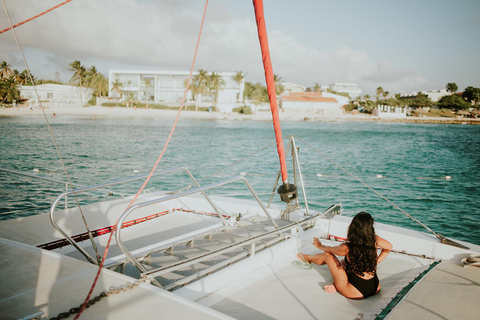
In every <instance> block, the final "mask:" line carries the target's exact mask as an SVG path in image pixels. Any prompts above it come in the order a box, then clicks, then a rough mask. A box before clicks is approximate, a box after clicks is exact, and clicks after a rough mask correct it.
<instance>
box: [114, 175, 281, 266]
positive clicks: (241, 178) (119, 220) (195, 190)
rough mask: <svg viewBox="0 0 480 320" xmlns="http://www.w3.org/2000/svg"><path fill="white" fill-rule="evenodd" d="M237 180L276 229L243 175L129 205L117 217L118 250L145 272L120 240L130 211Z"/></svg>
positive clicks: (272, 220) (275, 224)
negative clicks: (246, 188)
mask: <svg viewBox="0 0 480 320" xmlns="http://www.w3.org/2000/svg"><path fill="white" fill-rule="evenodd" d="M237 181H243V182H244V183H245V185H246V186H247V187H248V189H249V190H250V192H251V193H252V195H253V196H254V197H255V199H256V200H257V202H258V204H259V205H260V207H261V208H262V210H263V211H264V212H265V214H266V215H267V217H268V219H270V221H271V222H272V224H273V225H274V226H275V228H276V229H278V228H279V227H278V225H277V223H276V222H275V220H274V219H273V218H272V216H271V215H270V213H269V212H268V210H267V208H266V207H265V205H264V204H263V203H262V202H261V201H260V198H258V196H257V194H256V193H255V191H253V188H252V187H251V186H250V184H249V183H248V181H247V180H246V179H245V178H244V177H235V178H232V179H229V180H225V181H223V182H219V183H215V184H211V185H208V186H205V187H201V188H198V189H192V190H188V191H184V192H181V193H178V194H174V195H171V196H166V197H163V198H160V199H155V200H150V201H145V202H142V203H139V204H136V205H134V206H132V207H130V209H128V210H126V211H125V212H124V213H123V214H122V216H121V217H120V218H119V219H118V221H117V225H116V234H115V239H116V241H117V244H118V246H119V248H120V250H122V252H123V253H124V254H125V256H126V257H127V258H128V259H129V260H130V261H132V263H133V264H135V266H137V268H138V269H139V270H141V271H142V272H146V271H147V270H146V269H145V268H144V267H143V265H142V264H141V263H140V262H138V261H137V259H135V258H134V257H133V255H132V254H131V253H130V251H129V250H128V249H127V248H126V247H125V246H124V244H123V242H122V240H121V237H120V235H121V230H122V228H121V227H122V224H123V221H124V220H125V218H126V217H127V216H128V215H129V214H130V213H132V212H133V211H134V210H137V209H140V208H143V207H146V206H150V205H153V204H158V203H161V202H165V201H169V200H173V199H177V198H181V197H184V196H188V195H191V194H195V193H199V192H201V193H204V191H206V190H210V189H214V188H218V187H221V186H224V185H226V184H230V183H233V182H237Z"/></svg>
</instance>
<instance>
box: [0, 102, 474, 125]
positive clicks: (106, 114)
mask: <svg viewBox="0 0 480 320" xmlns="http://www.w3.org/2000/svg"><path fill="white" fill-rule="evenodd" d="M43 107H44V108H45V114H46V115H47V117H49V118H52V119H53V118H54V114H55V117H62V116H79V117H91V118H92V119H96V118H112V119H114V118H155V119H175V118H176V117H177V115H178V111H177V110H161V109H140V108H139V109H133V108H125V107H112V108H109V107H101V106H92V107H82V106H81V105H79V104H68V105H58V104H56V103H44V104H43ZM43 115H44V114H43V112H42V110H41V109H40V108H36V109H30V106H28V105H27V106H20V107H18V108H13V107H12V108H0V117H32V116H43ZM279 117H280V120H281V121H285V122H289V121H295V122H298V121H308V122H316V121H317V122H322V121H326V122H341V121H372V122H405V123H424V124H428V123H432V124H469V125H480V119H471V118H463V119H457V118H441V117H421V118H420V117H407V118H400V119H388V118H379V117H377V116H374V115H366V114H356V115H352V114H348V113H347V114H343V115H342V116H328V115H320V114H318V113H314V112H308V111H305V112H298V111H280V112H279ZM180 118H182V119H185V120H225V121H271V120H272V115H271V114H270V112H267V111H260V112H257V113H256V114H251V115H244V114H239V113H236V112H228V113H226V112H225V113H224V112H206V111H198V112H196V111H186V110H183V111H182V113H181V115H180Z"/></svg>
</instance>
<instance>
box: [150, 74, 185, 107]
mask: <svg viewBox="0 0 480 320" xmlns="http://www.w3.org/2000/svg"><path fill="white" fill-rule="evenodd" d="M141 80H142V82H143V83H144V84H145V106H146V108H147V109H148V88H150V85H151V84H152V81H150V80H149V79H147V78H144V77H141ZM187 81H188V80H187Z"/></svg>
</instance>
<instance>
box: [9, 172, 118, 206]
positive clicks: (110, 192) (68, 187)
mask: <svg viewBox="0 0 480 320" xmlns="http://www.w3.org/2000/svg"><path fill="white" fill-rule="evenodd" d="M0 171H3V172H7V173H12V174H16V175H21V176H25V177H29V178H34V179H39V180H45V181H49V182H54V183H58V184H63V185H64V186H65V191H68V190H70V183H68V181H62V180H58V179H53V178H47V177H42V176H37V175H36V174H32V173H27V172H22V171H16V170H10V169H5V168H0ZM72 185H73V186H74V187H79V188H85V186H83V185H81V184H78V183H72ZM99 190H100V191H104V192H107V193H108V194H109V195H113V194H114V193H113V192H112V191H110V190H101V189H99ZM118 195H119V196H121V197H122V198H125V196H124V195H123V194H120V193H118ZM65 209H68V200H67V198H65Z"/></svg>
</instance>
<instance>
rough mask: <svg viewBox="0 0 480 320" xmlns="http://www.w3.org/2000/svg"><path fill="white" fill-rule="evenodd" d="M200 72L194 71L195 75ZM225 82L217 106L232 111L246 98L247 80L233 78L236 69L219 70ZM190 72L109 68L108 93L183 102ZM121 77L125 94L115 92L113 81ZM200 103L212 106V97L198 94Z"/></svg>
mask: <svg viewBox="0 0 480 320" xmlns="http://www.w3.org/2000/svg"><path fill="white" fill-rule="evenodd" d="M197 74H198V72H194V73H193V76H195V75H197ZM218 74H219V75H220V76H221V77H222V79H223V80H224V81H225V86H224V87H223V88H222V89H221V90H220V92H219V95H218V101H217V108H218V109H219V110H220V111H222V112H230V111H232V109H233V108H234V107H235V106H236V105H237V104H238V103H240V102H242V99H243V91H244V88H245V79H243V80H242V82H241V83H240V84H238V83H237V82H236V81H235V80H234V79H233V77H234V76H235V73H234V72H219V73H218ZM188 76H189V72H186V71H179V72H170V71H149V70H109V73H108V81H109V96H110V97H118V98H121V99H125V97H126V96H128V95H131V96H132V97H133V98H134V99H137V100H139V101H151V102H154V103H155V102H157V103H162V104H166V105H172V104H173V105H175V104H179V103H180V102H181V99H182V97H183V95H184V93H185V83H186V81H187V79H188ZM116 79H118V81H120V82H121V84H122V88H121V89H122V91H123V97H119V96H118V94H117V93H116V92H112V87H113V83H114V82H115V81H116ZM192 99H193V97H192V93H191V92H190V91H189V92H188V94H187V101H192ZM195 99H196V104H197V105H198V106H208V107H210V106H212V102H213V96H212V95H207V96H203V97H201V96H200V95H198V96H197V97H195Z"/></svg>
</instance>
